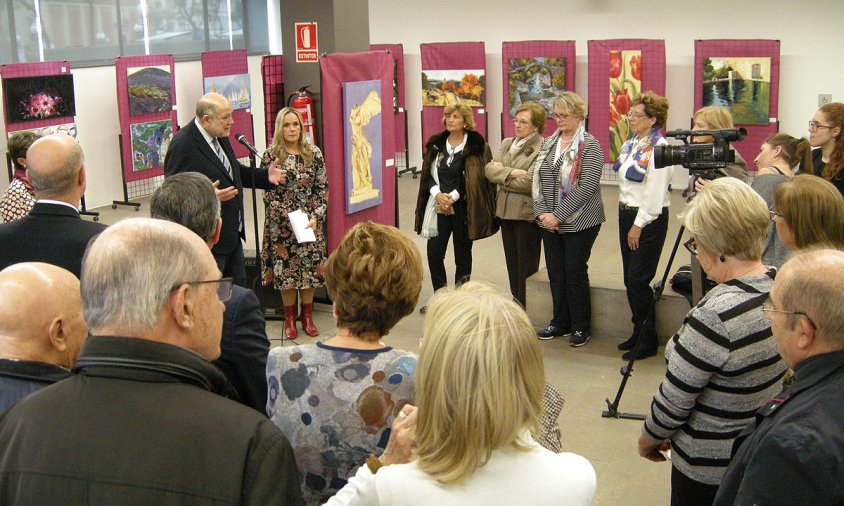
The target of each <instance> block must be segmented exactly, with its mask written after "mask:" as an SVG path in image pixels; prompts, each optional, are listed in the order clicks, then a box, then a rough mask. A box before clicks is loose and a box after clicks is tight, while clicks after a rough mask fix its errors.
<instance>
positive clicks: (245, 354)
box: [214, 285, 270, 415]
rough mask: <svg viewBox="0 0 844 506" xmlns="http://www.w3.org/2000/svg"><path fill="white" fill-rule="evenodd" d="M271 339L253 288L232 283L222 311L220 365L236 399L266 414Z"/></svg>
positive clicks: (218, 364) (217, 362)
mask: <svg viewBox="0 0 844 506" xmlns="http://www.w3.org/2000/svg"><path fill="white" fill-rule="evenodd" d="M269 353H270V341H269V339H268V338H267V331H266V323H265V322H264V315H263V314H262V313H261V307H260V304H259V303H258V297H257V296H256V295H255V293H254V292H253V291H252V290H249V289H247V288H243V287H240V286H237V285H235V286H234V287H232V297H231V299H229V300H228V301H227V302H226V312H225V313H224V314H223V337H222V340H221V341H220V358H218V359H217V360H215V361H214V365H216V366H217V367H219V368H220V370H221V371H222V372H223V374H225V375H226V378H227V379H228V380H229V383H231V385H232V386H233V387H234V389H235V390H236V391H237V395H238V401H239V402H240V403H242V404H245V405H247V406H250V407H252V408H255V409H256V410H257V411H259V412H261V413H262V414H265V415H266V407H267V378H266V370H267V355H269Z"/></svg>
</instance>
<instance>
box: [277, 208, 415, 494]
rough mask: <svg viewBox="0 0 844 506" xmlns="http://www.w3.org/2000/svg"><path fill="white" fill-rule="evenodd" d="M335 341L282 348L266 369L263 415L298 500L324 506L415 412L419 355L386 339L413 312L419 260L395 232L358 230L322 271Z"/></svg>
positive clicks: (372, 227)
mask: <svg viewBox="0 0 844 506" xmlns="http://www.w3.org/2000/svg"><path fill="white" fill-rule="evenodd" d="M325 286H326V289H327V290H328V295H329V296H330V297H331V300H333V301H334V317H335V318H336V320H337V334H336V336H334V337H332V338H331V339H328V340H326V341H324V342H320V343H316V344H311V345H304V346H294V347H283V348H281V347H279V348H275V349H273V350H272V351H270V356H269V359H268V360H267V376H268V377H267V380H268V387H269V401H268V403H267V414H268V415H269V416H270V418H271V419H272V421H273V423H274V424H275V425H277V426H278V427H279V428H280V429H281V430H282V432H284V435H285V436H287V439H289V440H290V443H291V445H292V446H293V448H294V450H295V453H296V462H297V464H298V466H299V471H300V472H301V474H302V479H303V483H302V493H303V495H304V497H305V500H306V501H307V502H308V503H309V504H321V503H323V502H325V501H326V500H328V498H329V497H331V496H332V495H334V494H335V493H336V492H337V491H338V490H339V489H341V488H343V485H345V483H346V480H347V479H348V478H349V477H351V476H353V475H354V473H355V471H356V469H357V467H358V466H359V465H360V464H361V463H363V462H364V461H365V460H366V458H367V457H368V456H369V455H370V454H373V453H374V454H380V453H381V452H382V451H383V449H384V447H385V445H386V444H387V440H388V438H389V435H390V430H389V429H390V426H391V425H392V423H393V420H394V419H395V417H396V415H398V413H399V412H400V411H401V408H402V407H404V405H405V404H412V403H413V400H414V398H413V396H414V390H415V388H414V385H415V384H414V372H415V371H416V355H415V354H413V353H409V352H405V351H400V350H394V349H393V348H392V347H390V346H387V345H385V344H384V343H383V342H382V341H381V339H382V338H383V337H384V336H385V335H387V334H388V333H389V332H390V330H391V329H392V328H393V326H394V325H395V324H396V323H398V321H399V320H401V319H402V318H404V317H405V316H407V315H408V314H410V313H411V312H412V311H413V308H414V307H415V306H416V302H417V300H418V299H419V292H420V290H421V289H422V259H421V257H420V255H419V251H418V250H417V248H416V246H415V245H414V244H413V243H412V242H411V240H410V239H409V238H408V237H407V236H405V235H404V234H402V233H401V232H400V231H399V230H398V229H396V228H393V227H388V226H384V225H378V224H375V223H371V222H367V223H360V224H358V225H355V226H354V227H353V228H352V229H351V230H349V232H348V233H347V234H346V237H345V238H344V239H343V241H342V242H341V243H340V245H339V246H338V247H337V250H335V251H334V253H333V254H332V255H331V256H330V257H329V259H328V262H327V263H326V265H325Z"/></svg>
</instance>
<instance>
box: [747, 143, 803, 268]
mask: <svg viewBox="0 0 844 506" xmlns="http://www.w3.org/2000/svg"><path fill="white" fill-rule="evenodd" d="M754 162H755V163H756V167H757V172H756V177H754V178H753V183H751V185H750V187H751V188H753V189H754V190H755V191H756V193H758V194H759V195H761V196H762V198H763V199H765V202H766V203H767V204H768V207H769V208H770V207H773V205H774V190H776V188H777V187H778V186H779V185H780V184H782V183H783V182H785V181H788V180H790V179H791V178H793V177H794V175H795V174H796V173H797V169H798V166H799V168H800V170H801V172H802V173H804V174H812V173H813V172H814V168H813V166H812V150H811V146H810V145H809V141H808V140H806V139H796V138H794V137H792V136H790V135H788V134H774V135H772V136H770V137H768V138H767V139H765V142H763V143H762V146H761V147H760V148H759V155H758V156H757V157H756V159H755V160H754ZM787 254H788V250H787V249H786V248H785V246H783V244H782V242H780V240H779V238H778V237H777V233H776V229H775V227H774V223H773V222H771V223H770V225H769V226H768V237H767V239H766V241H765V251H764V253H762V262H763V263H765V265H772V266H774V267H782V264H784V263H785V257H786V255H787Z"/></svg>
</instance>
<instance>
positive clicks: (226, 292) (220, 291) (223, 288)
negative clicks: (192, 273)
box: [170, 278, 234, 302]
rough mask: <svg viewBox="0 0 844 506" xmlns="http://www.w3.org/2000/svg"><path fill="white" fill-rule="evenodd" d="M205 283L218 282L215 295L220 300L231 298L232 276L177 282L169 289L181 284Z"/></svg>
mask: <svg viewBox="0 0 844 506" xmlns="http://www.w3.org/2000/svg"><path fill="white" fill-rule="evenodd" d="M206 283H219V286H217V297H219V299H220V302H226V301H227V300H229V299H231V298H232V285H234V278H221V279H209V280H207V281H185V282H184V283H177V284H176V285H175V286H174V287H173V288H171V289H170V291H171V292H172V291H173V290H176V289H178V288H179V287H180V286H182V285H204V284H206Z"/></svg>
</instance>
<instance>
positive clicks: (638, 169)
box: [612, 128, 662, 183]
mask: <svg viewBox="0 0 844 506" xmlns="http://www.w3.org/2000/svg"><path fill="white" fill-rule="evenodd" d="M661 137H662V136H661V135H660V134H659V130H657V129H656V128H652V129H651V131H650V133H649V134H648V135H646V136H644V137H641V138H638V139H637V138H636V136H635V135H633V136H631V137H630V138H629V139H627V141H626V142H625V143H624V146H622V147H621V153H620V154H619V155H618V159H617V160H616V161H615V163H614V164H613V165H612V170H613V171H615V172H618V170H619V169H621V166H622V165H624V164H625V163H626V162H627V159H628V158H629V157H630V155H631V152H632V154H633V162H634V163H632V164H631V165H630V166H629V167H627V172H626V173H625V174H624V177H626V178H627V179H629V180H630V181H635V182H637V183H641V182H642V181H644V179H645V172H647V170H648V166H649V165H650V163H651V155H653V151H654V146H656V143H657V142H659V139H660V138H661Z"/></svg>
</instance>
